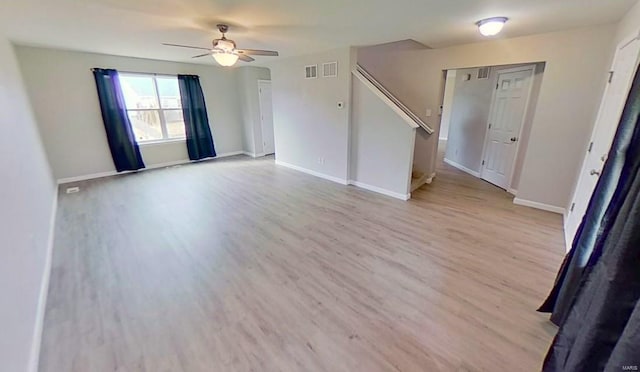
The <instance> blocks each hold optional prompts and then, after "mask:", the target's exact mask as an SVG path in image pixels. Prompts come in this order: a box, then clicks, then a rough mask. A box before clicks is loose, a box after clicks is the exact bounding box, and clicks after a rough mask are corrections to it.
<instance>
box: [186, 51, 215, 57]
mask: <svg viewBox="0 0 640 372" xmlns="http://www.w3.org/2000/svg"><path fill="white" fill-rule="evenodd" d="M211 54H212V53H211V52H209V53H205V54H199V55H197V56H193V57H191V58H200V57H206V56H210V55H211Z"/></svg>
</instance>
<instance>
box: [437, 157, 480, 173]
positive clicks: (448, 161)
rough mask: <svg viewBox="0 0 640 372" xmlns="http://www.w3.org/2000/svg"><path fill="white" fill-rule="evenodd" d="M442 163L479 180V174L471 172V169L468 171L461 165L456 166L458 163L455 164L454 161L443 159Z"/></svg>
mask: <svg viewBox="0 0 640 372" xmlns="http://www.w3.org/2000/svg"><path fill="white" fill-rule="evenodd" d="M444 162H445V163H447V164H449V165H450V166H452V167H454V168H458V169H460V170H461V171H463V172H465V173H469V174H470V175H472V176H474V177H478V178H480V172H476V171H474V170H471V169H469V168H467V167H465V166H464V165H462V164H458V163H456V162H455V161H452V160H449V159H447V158H444Z"/></svg>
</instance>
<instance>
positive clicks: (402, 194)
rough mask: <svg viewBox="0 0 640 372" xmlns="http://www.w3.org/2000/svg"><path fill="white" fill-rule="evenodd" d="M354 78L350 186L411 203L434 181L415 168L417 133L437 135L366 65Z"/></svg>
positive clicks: (358, 68) (360, 68) (421, 135)
mask: <svg viewBox="0 0 640 372" xmlns="http://www.w3.org/2000/svg"><path fill="white" fill-rule="evenodd" d="M352 74H353V77H354V79H352V91H353V93H352V95H353V103H352V106H351V114H352V137H351V146H350V147H351V148H352V150H351V152H352V153H351V157H352V159H351V170H350V175H349V176H350V183H351V184H353V185H356V186H359V187H363V188H366V189H369V190H372V191H376V192H380V193H383V194H386V195H389V196H393V197H396V198H399V199H404V200H407V199H409V198H410V197H411V192H412V191H414V190H415V189H417V188H419V187H421V186H422V185H424V184H425V183H430V182H431V180H432V178H433V174H430V173H427V172H424V171H422V170H420V169H416V167H415V166H414V164H415V162H414V150H415V148H416V138H417V137H418V135H417V134H418V133H416V131H418V130H424V132H426V133H427V134H428V135H431V134H432V133H434V130H433V128H431V126H429V125H428V124H427V123H426V122H424V121H423V120H422V119H421V118H420V117H419V116H418V115H416V114H415V113H414V112H412V111H411V110H410V109H409V108H408V107H407V106H405V105H404V104H403V103H402V102H401V101H400V100H399V99H398V98H397V97H395V96H394V95H393V94H392V93H391V92H390V91H389V90H387V89H386V88H385V87H384V86H383V85H382V84H381V83H380V82H379V81H377V80H376V79H375V78H374V77H373V76H372V75H371V74H370V73H369V72H368V71H367V70H365V69H364V68H363V67H362V66H360V65H359V64H356V65H355V67H354V68H353V70H352ZM376 97H377V98H376ZM419 137H421V138H424V134H420V135H419Z"/></svg>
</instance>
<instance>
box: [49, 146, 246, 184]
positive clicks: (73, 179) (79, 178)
mask: <svg viewBox="0 0 640 372" xmlns="http://www.w3.org/2000/svg"><path fill="white" fill-rule="evenodd" d="M243 154H245V152H244V151H233V152H225V153H224V154H218V155H216V157H215V158H205V159H201V160H189V159H186V160H177V161H170V162H167V163H158V164H151V165H148V166H146V167H145V168H142V169H140V170H137V171H125V172H118V171H115V170H112V171H107V172H100V173H93V174H87V175H83V176H76V177H67V178H60V179H58V181H57V182H58V185H62V184H65V183H71V182H79V181H86V180H92V179H95V178H103V177H111V176H115V175H118V174H127V173H134V172H142V171H145V170H149V169H158V168H166V167H173V166H176V165H182V164H188V163H197V162H201V161H207V160H212V159H219V158H226V157H229V156H236V155H243Z"/></svg>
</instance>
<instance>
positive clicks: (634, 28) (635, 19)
mask: <svg viewBox="0 0 640 372" xmlns="http://www.w3.org/2000/svg"><path fill="white" fill-rule="evenodd" d="M639 30H640V1H638V2H637V3H636V5H634V6H633V8H631V9H630V10H629V11H628V12H627V14H626V15H625V16H624V18H622V20H620V23H618V26H617V28H616V36H615V40H614V43H613V48H615V47H616V46H617V45H618V43H619V42H621V41H622V40H624V39H625V38H626V37H628V36H630V35H632V34H637V33H638V31H639Z"/></svg>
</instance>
